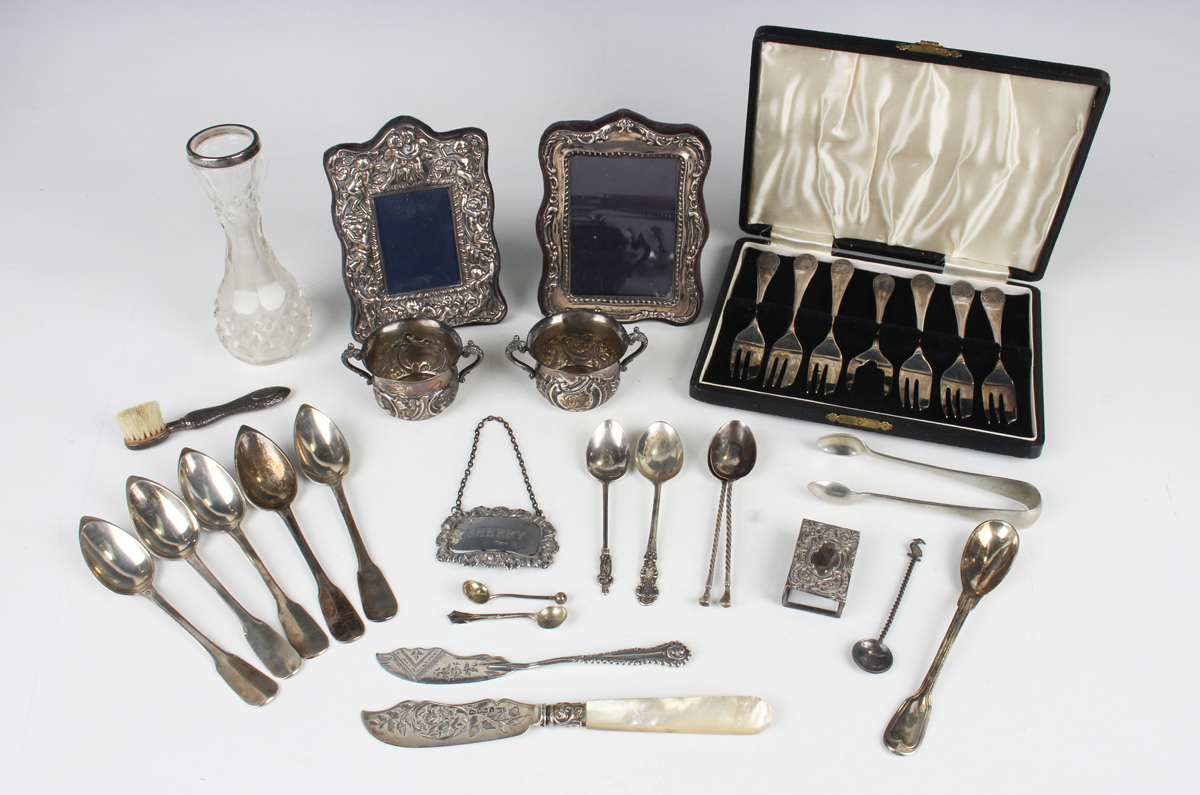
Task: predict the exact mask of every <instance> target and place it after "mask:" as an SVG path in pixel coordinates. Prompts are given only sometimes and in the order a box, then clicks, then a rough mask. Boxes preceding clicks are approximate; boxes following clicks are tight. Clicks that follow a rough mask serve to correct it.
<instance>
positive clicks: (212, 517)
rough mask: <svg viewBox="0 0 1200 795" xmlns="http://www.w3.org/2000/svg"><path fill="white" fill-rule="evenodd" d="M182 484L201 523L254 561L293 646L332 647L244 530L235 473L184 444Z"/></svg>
mask: <svg viewBox="0 0 1200 795" xmlns="http://www.w3.org/2000/svg"><path fill="white" fill-rule="evenodd" d="M179 486H180V490H181V495H182V496H183V499H184V501H185V502H187V504H188V506H189V507H190V508H191V509H192V513H193V514H194V515H195V517H196V520H197V521H198V522H199V523H200V526H201V527H202V528H204V529H205V530H208V531H210V532H215V533H219V532H224V533H227V534H229V535H230V536H232V537H233V539H234V541H236V542H237V544H238V546H239V547H241V549H242V551H243V552H244V553H246V557H247V558H249V559H250V562H251V563H252V564H254V568H255V570H256V571H257V572H258V574H259V576H260V577H262V580H263V582H264V583H265V584H266V586H267V589H268V590H269V591H270V592H271V595H272V596H273V597H274V598H275V606H276V609H277V610H278V613H279V624H280V626H282V627H283V633H284V635H286V636H287V639H288V642H289V643H291V644H292V648H294V649H295V650H296V651H298V652H299V653H300V656H301V657H303V658H305V659H310V658H312V657H316V656H318V655H320V654H322V653H324V652H325V650H326V649H328V648H329V636H328V635H326V634H325V631H324V630H322V629H321V626H320V625H319V624H318V623H317V622H316V621H314V620H313V617H312V616H310V615H309V614H308V611H307V610H305V609H304V608H303V607H301V606H300V604H299V603H297V602H296V601H295V600H293V599H292V598H291V597H289V596H288V595H287V594H286V593H284V591H283V588H281V587H280V586H279V583H278V582H276V581H275V578H274V577H273V576H271V572H270V571H269V570H268V569H267V565H266V564H265V563H263V560H262V558H261V557H259V555H258V552H257V551H256V550H255V549H254V547H253V546H252V545H251V544H250V539H249V538H247V537H246V533H245V531H243V530H242V520H243V519H244V518H245V515H246V499H245V497H244V496H243V495H242V490H241V489H240V488H238V485H237V481H235V480H234V479H233V476H232V475H230V474H229V473H228V472H226V471H225V468H224V467H223V466H221V465H220V464H218V463H217V462H216V461H215V460H213V459H212V458H210V457H209V456H207V455H205V454H204V453H201V452H197V451H196V450H192V449H190V448H187V447H185V448H183V450H182V451H181V452H180V454H179Z"/></svg>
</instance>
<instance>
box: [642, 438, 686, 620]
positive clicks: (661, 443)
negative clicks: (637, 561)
mask: <svg viewBox="0 0 1200 795" xmlns="http://www.w3.org/2000/svg"><path fill="white" fill-rule="evenodd" d="M634 460H635V461H636V462H637V468H638V471H639V472H641V473H642V475H643V476H644V477H645V478H646V479H647V480H649V481H650V482H651V483H653V484H654V510H653V512H652V513H651V514H650V539H649V541H647V542H646V556H645V559H644V560H643V562H642V579H641V582H639V583H638V587H637V589H636V591H635V593H637V598H638V601H639V602H641V603H642V604H644V605H652V604H654V602H655V600H656V599H658V585H657V581H658V508H659V503H660V500H661V497H662V484H663V483H665V482H666V481H668V480H670V479H671V478H673V477H675V476H676V475H678V474H679V470H680V469H681V468H682V467H683V442H682V441H681V440H680V438H679V434H677V433H676V432H675V429H674V428H672V427H671V426H670V425H668V424H667V423H665V422H656V423H654V424H652V425H651V426H650V427H649V428H647V429H646V431H645V432H644V433H643V434H642V436H641V438H640V439H638V443H637V450H636V451H635V452H634Z"/></svg>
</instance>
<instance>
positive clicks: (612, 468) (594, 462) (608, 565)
mask: <svg viewBox="0 0 1200 795" xmlns="http://www.w3.org/2000/svg"><path fill="white" fill-rule="evenodd" d="M630 461H631V459H630V456H629V439H628V437H626V436H625V431H624V429H623V428H621V426H620V425H618V424H617V423H615V422H613V421H612V420H605V421H604V422H602V423H600V427H598V428H596V431H595V432H594V433H593V434H592V438H591V439H589V440H588V446H587V468H588V472H590V473H591V475H592V477H594V478H595V479H596V480H598V481H600V483H601V485H602V486H603V488H604V538H603V541H602V542H601V545H600V574H598V575H597V576H596V582H598V583H600V592H601V593H602V594H605V595H608V588H609V586H611V585H612V582H613V578H612V554H611V553H610V552H609V550H608V484H609V483H612V482H614V481H617V480H620V479H621V478H622V477H624V476H625V473H626V472H628V471H629V464H630Z"/></svg>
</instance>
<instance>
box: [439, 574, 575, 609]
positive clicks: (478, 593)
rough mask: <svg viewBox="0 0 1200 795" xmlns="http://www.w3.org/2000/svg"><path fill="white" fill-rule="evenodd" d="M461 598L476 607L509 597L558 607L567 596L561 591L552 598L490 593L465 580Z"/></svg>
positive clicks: (479, 585)
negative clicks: (538, 600) (542, 601)
mask: <svg viewBox="0 0 1200 795" xmlns="http://www.w3.org/2000/svg"><path fill="white" fill-rule="evenodd" d="M463 596H465V597H467V598H468V599H470V600H471V601H472V602H474V603H475V604H477V605H485V604H487V603H488V602H490V601H491V600H492V599H499V598H501V597H503V596H509V597H512V598H513V599H547V600H550V601H553V602H555V603H557V604H560V605H561V604H566V601H567V595H566V594H565V593H563V592H562V591H559V592H558V593H556V594H554V596H532V595H530V594H524V593H492V592H491V591H489V590H488V587H487V586H486V585H484V584H483V583H481V582H479V581H478V580H467V581H466V582H464V583H463Z"/></svg>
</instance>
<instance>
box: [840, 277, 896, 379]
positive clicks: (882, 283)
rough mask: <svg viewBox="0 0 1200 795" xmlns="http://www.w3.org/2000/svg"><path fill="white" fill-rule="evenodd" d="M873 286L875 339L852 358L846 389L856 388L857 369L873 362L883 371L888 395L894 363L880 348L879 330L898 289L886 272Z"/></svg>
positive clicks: (872, 283) (847, 368)
mask: <svg viewBox="0 0 1200 795" xmlns="http://www.w3.org/2000/svg"><path fill="white" fill-rule="evenodd" d="M871 287H872V289H874V290H875V326H876V328H875V341H874V342H872V343H871V347H870V348H867V349H866V350H865V351H863V352H862V353H860V354H859V355H858V356H855V357H854V358H853V359H851V360H850V364H849V366H847V367H846V391H847V392H849V391H850V390H851V389H853V388H854V373H855V371H856V370H858V368H860V367H862V366H863V365H864V364H873V365H875V366H876V367H878V368H879V372H881V373H883V394H884V395H885V396H886V395H887V393H888V392H890V391H891V389H892V363H891V362H890V361H888V358H887V357H886V356H884V355H883V351H881V350H879V332H880V329H881V328H882V327H883V309H884V307H886V306H887V302H888V299H889V298H891V297H892V291H894V290H895V289H896V280H895V279H893V278H892V277H891V276H888V275H887V274H886V273H881V274H879V275H878V276H876V277H875V279H874V280H873V281H872V282H871Z"/></svg>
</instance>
